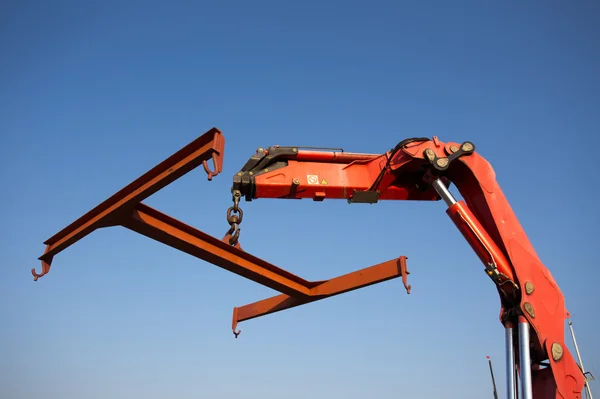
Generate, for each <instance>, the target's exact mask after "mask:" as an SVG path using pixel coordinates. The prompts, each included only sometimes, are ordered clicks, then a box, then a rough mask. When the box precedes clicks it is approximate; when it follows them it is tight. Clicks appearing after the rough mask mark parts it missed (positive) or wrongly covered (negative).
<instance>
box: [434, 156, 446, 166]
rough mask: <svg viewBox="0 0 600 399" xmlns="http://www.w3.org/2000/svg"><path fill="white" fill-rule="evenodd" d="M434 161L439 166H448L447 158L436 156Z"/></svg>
mask: <svg viewBox="0 0 600 399" xmlns="http://www.w3.org/2000/svg"><path fill="white" fill-rule="evenodd" d="M436 163H437V164H438V166H439V167H440V168H445V167H446V166H448V158H438V160H437V162H436Z"/></svg>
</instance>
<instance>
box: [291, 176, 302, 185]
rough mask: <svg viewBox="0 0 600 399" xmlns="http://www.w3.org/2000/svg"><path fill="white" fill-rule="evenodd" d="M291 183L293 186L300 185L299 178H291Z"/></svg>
mask: <svg viewBox="0 0 600 399" xmlns="http://www.w3.org/2000/svg"><path fill="white" fill-rule="evenodd" d="M292 184H294V186H299V185H300V179H298V178H297V177H296V178H295V179H294V180H292Z"/></svg>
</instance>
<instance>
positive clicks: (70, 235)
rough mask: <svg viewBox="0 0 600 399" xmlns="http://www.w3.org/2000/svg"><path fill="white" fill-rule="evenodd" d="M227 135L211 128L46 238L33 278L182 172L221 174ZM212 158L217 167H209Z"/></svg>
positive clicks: (113, 222) (209, 177)
mask: <svg viewBox="0 0 600 399" xmlns="http://www.w3.org/2000/svg"><path fill="white" fill-rule="evenodd" d="M224 148H225V138H224V137H223V134H222V133H221V131H220V130H219V129H217V128H214V127H213V128H212V129H210V130H209V131H207V132H206V133H204V134H203V135H201V136H200V137H198V138H197V139H196V140H194V141H192V142H191V143H189V144H188V145H186V146H185V147H183V148H182V149H180V150H179V151H177V152H176V153H174V154H173V155H171V156H170V157H169V158H167V159H165V160H164V161H163V162H161V163H160V164H158V165H156V166H155V167H154V168H152V169H150V170H149V171H148V172H146V173H145V174H143V175H142V176H140V177H139V178H137V179H136V180H134V181H133V182H131V183H130V184H129V185H127V186H126V187H124V188H123V189H122V190H120V191H119V192H117V193H116V194H114V195H113V196H111V197H110V198H108V199H107V200H105V201H104V202H102V203H101V204H100V205H98V206H97V207H95V208H94V209H92V210H91V211H89V212H88V213H86V214H85V215H83V216H82V217H80V218H79V219H77V220H76V221H75V222H73V223H71V224H70V225H69V226H67V227H65V228H64V229H63V230H61V231H60V232H58V233H57V234H55V235H54V236H52V237H50V238H49V239H48V240H46V241H45V242H44V244H46V251H45V253H44V254H43V255H42V256H40V257H39V260H41V261H42V273H40V274H38V273H36V271H35V269H31V273H32V274H33V278H34V280H37V279H38V278H39V277H42V276H43V275H45V274H47V273H48V272H49V271H50V265H51V263H52V259H53V258H54V256H55V255H56V254H58V253H59V252H61V251H63V250H64V249H66V248H67V247H69V246H71V245H72V244H74V243H75V242H77V241H79V240H81V239H82V238H84V237H85V236H87V235H88V234H90V233H91V232H93V231H94V230H96V229H98V228H102V227H107V226H112V225H114V224H115V221H116V220H118V218H119V217H120V212H122V211H124V212H127V210H129V209H131V208H133V207H134V206H135V205H136V204H137V203H139V202H140V201H142V200H144V199H146V198H148V197H149V196H151V195H152V194H154V193H155V192H157V191H159V190H160V189H162V188H163V187H165V186H167V185H169V184H170V183H172V182H173V181H175V180H177V179H179V178H180V177H181V176H183V175H185V174H186V173H188V172H190V171H191V170H193V169H195V168H196V167H198V166H200V165H203V166H204V170H205V171H206V172H207V173H208V180H211V179H212V178H213V176H216V175H218V174H219V173H220V172H221V170H222V167H223V151H224ZM211 159H212V160H213V163H214V168H215V169H214V171H211V170H210V169H209V167H208V161H209V160H211Z"/></svg>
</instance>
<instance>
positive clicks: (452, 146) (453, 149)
mask: <svg viewBox="0 0 600 399" xmlns="http://www.w3.org/2000/svg"><path fill="white" fill-rule="evenodd" d="M450 151H452V152H456V151H458V147H457V146H455V145H451V146H450Z"/></svg>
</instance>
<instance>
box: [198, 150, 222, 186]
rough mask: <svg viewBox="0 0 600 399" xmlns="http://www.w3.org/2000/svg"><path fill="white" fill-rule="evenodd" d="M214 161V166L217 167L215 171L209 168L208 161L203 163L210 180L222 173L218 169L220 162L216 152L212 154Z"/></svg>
mask: <svg viewBox="0 0 600 399" xmlns="http://www.w3.org/2000/svg"><path fill="white" fill-rule="evenodd" d="M212 161H213V166H214V167H215V170H214V171H211V170H210V168H209V167H208V162H207V161H202V166H203V167H204V171H205V172H206V174H207V175H208V180H209V181H210V180H212V178H213V177H215V176H216V175H218V174H219V172H221V171H220V170H219V168H218V166H217V165H218V160H217V154H216V153H215V152H213V154H212Z"/></svg>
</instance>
